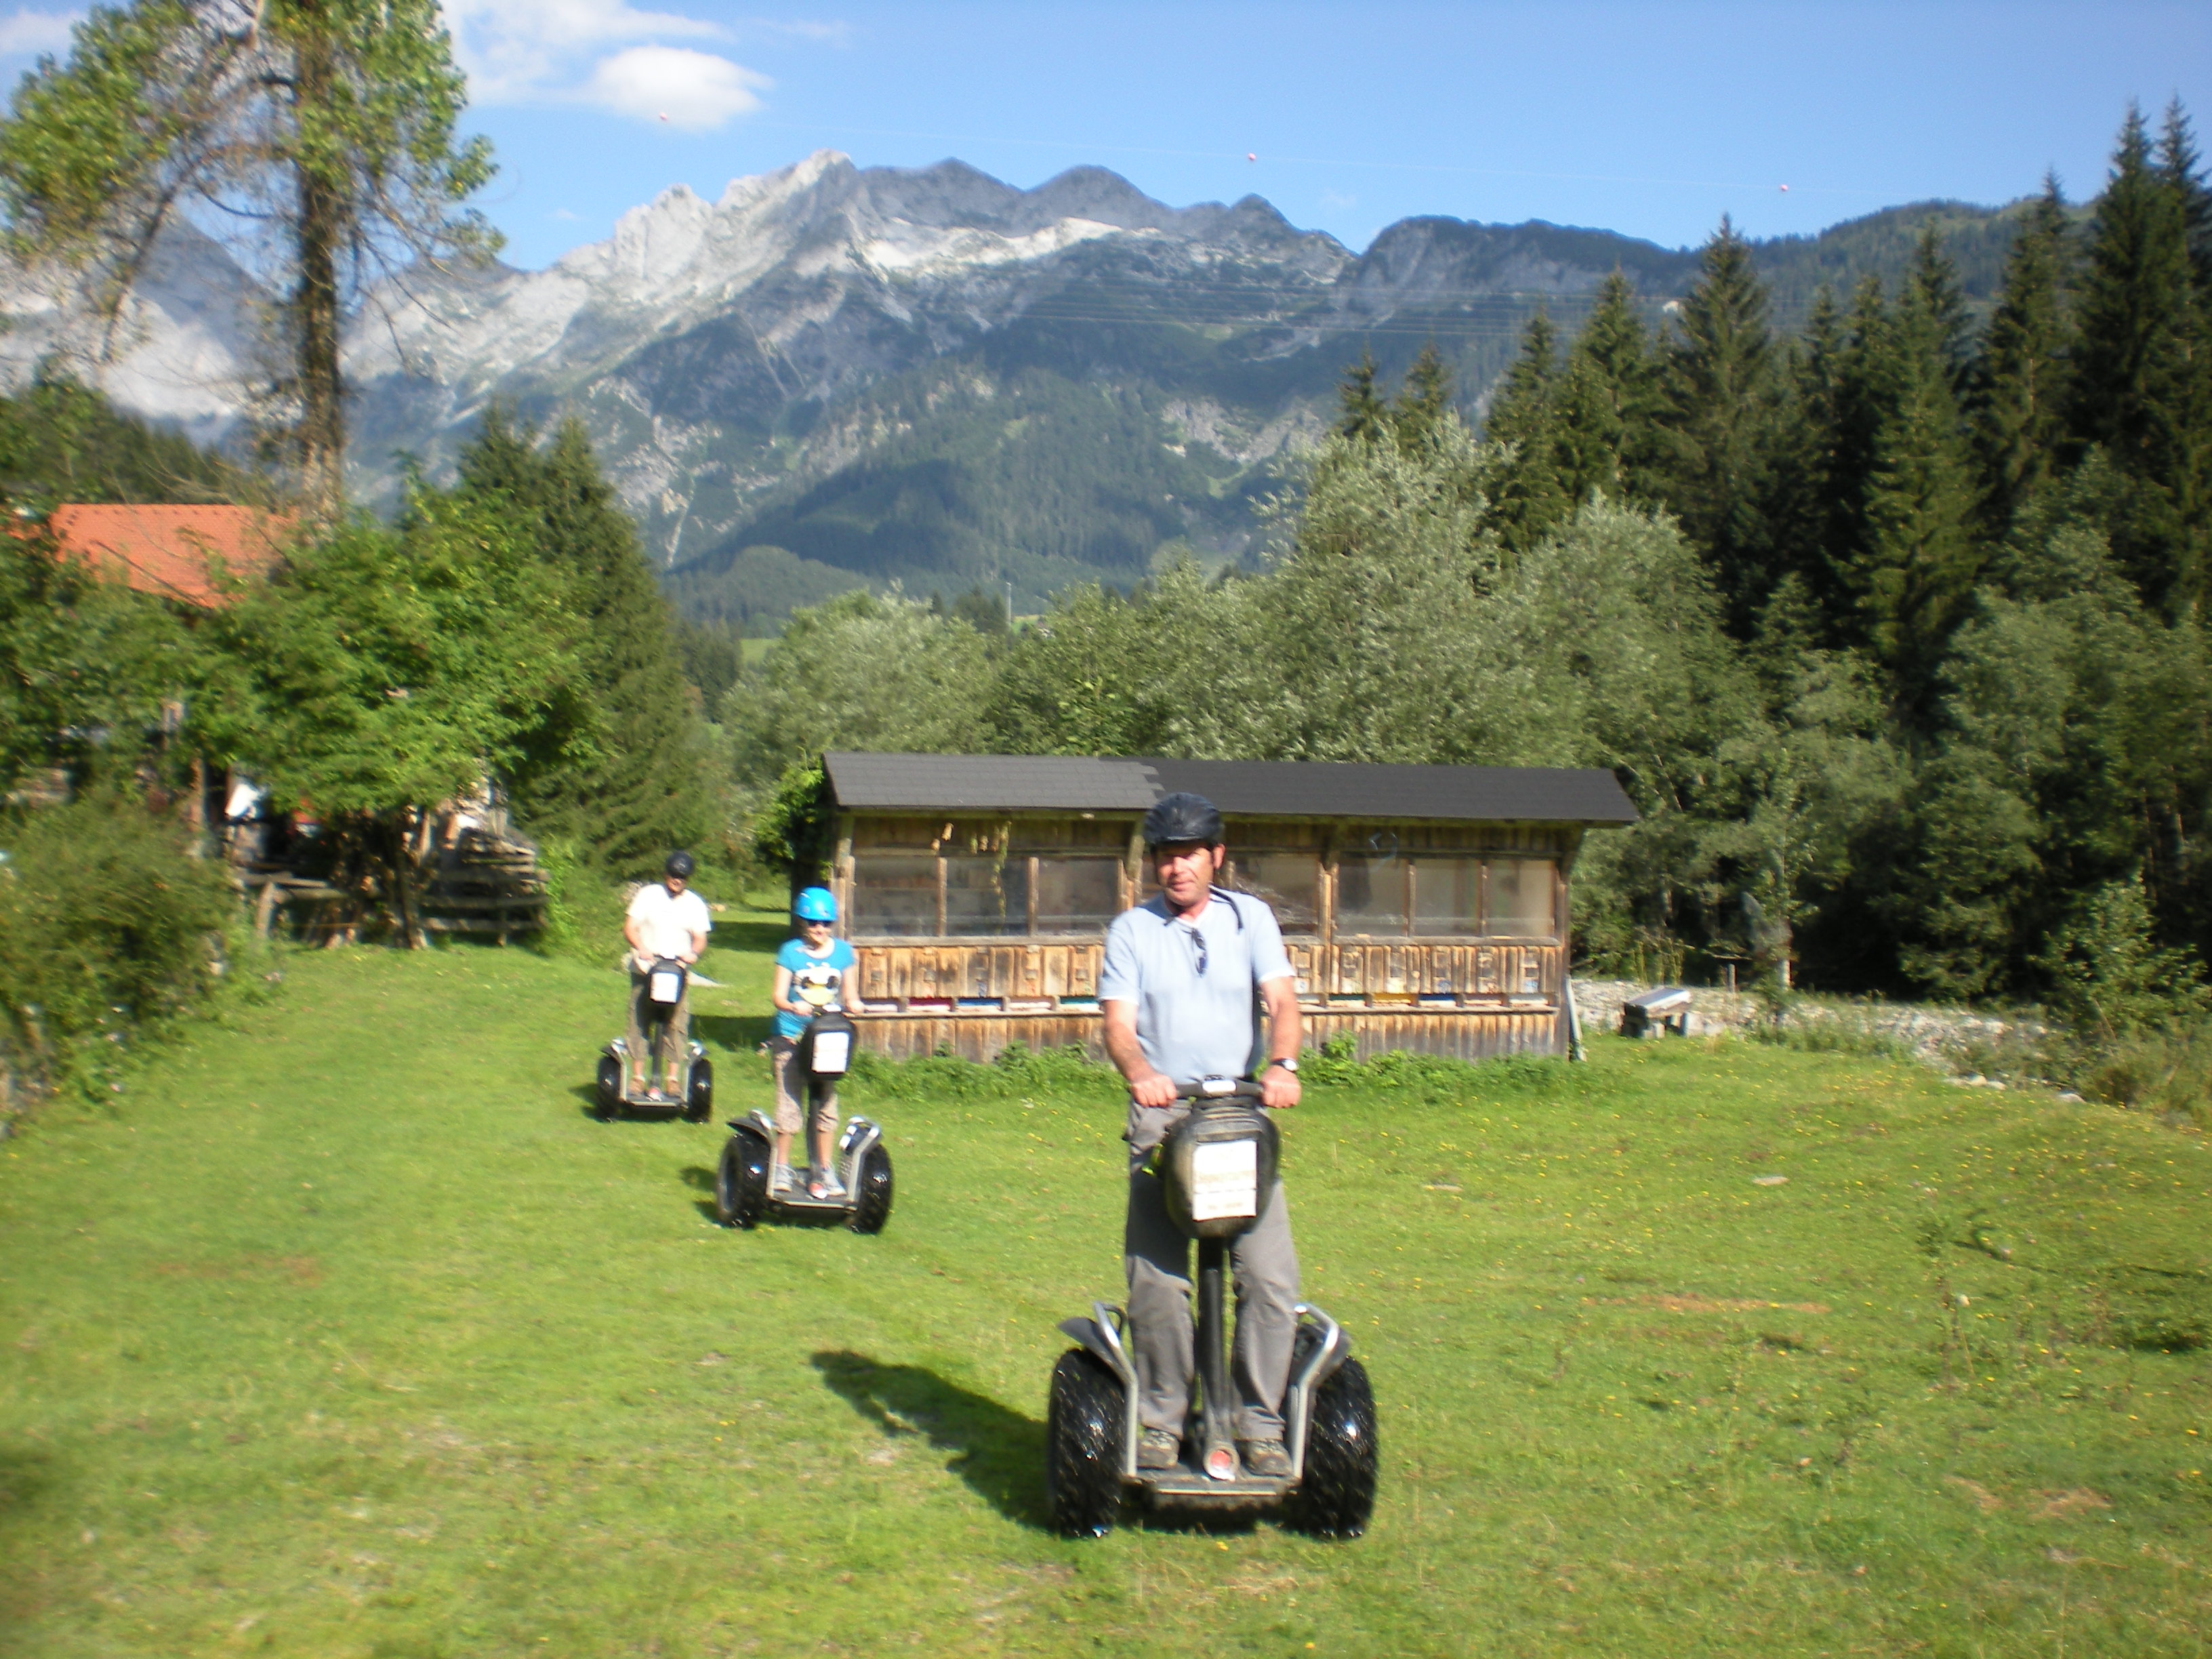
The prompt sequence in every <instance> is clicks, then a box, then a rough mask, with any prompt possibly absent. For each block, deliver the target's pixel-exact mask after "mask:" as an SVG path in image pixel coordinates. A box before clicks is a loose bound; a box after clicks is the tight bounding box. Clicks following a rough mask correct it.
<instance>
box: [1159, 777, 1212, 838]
mask: <svg viewBox="0 0 2212 1659" xmlns="http://www.w3.org/2000/svg"><path fill="white" fill-rule="evenodd" d="M1170 842H1200V843H1202V844H1203V845H1205V846H1207V847H1218V846H1220V845H1221V814H1220V813H1219V812H1218V811H1215V810H1214V806H1213V803H1212V801H1210V800H1208V799H1206V797H1205V796H1203V795H1194V794H1192V793H1190V791H1188V789H1178V790H1176V792H1175V793H1173V794H1172V795H1162V796H1161V797H1160V798H1159V799H1158V800H1156V801H1154V802H1153V803H1152V811H1149V812H1147V813H1146V814H1145V845H1146V846H1147V847H1164V846H1165V845H1167V844H1168V843H1170Z"/></svg>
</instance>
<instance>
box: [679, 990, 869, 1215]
mask: <svg viewBox="0 0 2212 1659" xmlns="http://www.w3.org/2000/svg"><path fill="white" fill-rule="evenodd" d="M854 1035H855V1033H854V1029H853V1022H852V1021H851V1020H849V1019H848V1018H846V1017H845V1016H844V1014H843V1013H842V1012H840V1011H839V1010H837V1009H836V1008H824V1009H823V1010H822V1012H819V1013H817V1014H816V1015H815V1016H814V1017H813V1018H811V1019H810V1020H808V1021H807V1022H806V1029H805V1030H804V1031H802V1032H801V1033H800V1034H799V1042H798V1048H797V1051H796V1052H795V1053H794V1054H793V1055H792V1057H791V1060H790V1065H791V1067H792V1073H787V1076H794V1081H793V1092H794V1094H796V1095H799V1097H801V1098H804V1097H805V1094H806V1092H807V1091H808V1089H809V1085H811V1084H812V1082H813V1081H814V1080H815V1079H836V1078H841V1077H843V1076H844V1075H845V1073H847V1071H848V1070H849V1069H850V1068H851V1066H852V1062H853V1039H854ZM797 1079H804V1080H803V1081H799V1080H797ZM810 1132H811V1126H807V1127H803V1128H802V1129H801V1130H800V1133H802V1134H804V1133H810ZM774 1164H775V1122H774V1121H772V1120H771V1119H770V1118H769V1115H768V1114H767V1113H766V1112H763V1111H762V1110H760V1109H758V1108H755V1109H753V1110H752V1111H750V1112H748V1113H747V1114H746V1115H744V1116H743V1117H739V1118H732V1119H731V1120H730V1139H729V1140H728V1142H727V1143H726V1145H725V1146H723V1148H722V1163H721V1167H720V1169H719V1170H716V1171H715V1173H714V1213H715V1214H716V1215H717V1216H718V1217H719V1218H720V1220H721V1223H722V1225H724V1226H725V1227H738V1228H743V1229H750V1228H753V1227H757V1226H758V1225H760V1221H761V1218H762V1217H763V1216H770V1215H772V1216H775V1218H778V1219H779V1220H785V1221H814V1222H824V1221H840V1220H842V1222H843V1223H844V1224H845V1225H847V1226H848V1227H850V1228H851V1229H852V1230H853V1231H854V1232H856V1233H879V1232H881V1231H883V1230H884V1222H886V1221H888V1220H890V1215H891V1154H890V1148H889V1147H887V1146H884V1132H883V1131H882V1130H881V1129H880V1128H878V1127H877V1126H876V1125H875V1124H873V1123H872V1122H870V1121H868V1120H867V1119H866V1118H864V1117H854V1118H848V1119H847V1120H846V1121H845V1127H844V1129H843V1130H842V1133H839V1135H838V1137H837V1153H836V1170H837V1179H838V1180H839V1181H840V1182H842V1183H843V1185H844V1188H845V1190H844V1192H843V1193H842V1194H841V1195H839V1196H837V1197H835V1198H814V1197H811V1196H810V1195H809V1194H808V1193H807V1191H806V1188H805V1185H804V1184H803V1183H801V1182H793V1183H792V1185H791V1188H790V1189H789V1190H788V1191H787V1192H782V1193H776V1192H772V1191H770V1190H769V1171H770V1170H771V1169H772V1168H773V1166H774Z"/></svg>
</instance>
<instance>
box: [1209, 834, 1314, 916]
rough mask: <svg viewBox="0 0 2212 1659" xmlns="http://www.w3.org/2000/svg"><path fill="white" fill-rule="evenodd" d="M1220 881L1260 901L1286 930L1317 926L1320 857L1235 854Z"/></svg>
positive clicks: (1311, 855)
mask: <svg viewBox="0 0 2212 1659" xmlns="http://www.w3.org/2000/svg"><path fill="white" fill-rule="evenodd" d="M1224 885H1225V886H1228V887H1233V888H1234V889H1235V890H1237V891H1238V892H1240V893H1249V894H1251V895H1252V896H1254V897H1255V898H1257V899H1261V900H1264V901H1265V902H1266V903H1267V908H1269V909H1271V910H1273V912H1274V913H1275V923H1276V926H1278V927H1280V928H1281V929H1282V930H1283V931H1284V932H1285V933H1312V932H1313V931H1314V930H1315V928H1316V927H1319V926H1320V925H1321V860H1319V859H1317V858H1316V857H1315V856H1314V855H1313V854H1311V853H1238V854H1235V855H1234V857H1233V858H1232V859H1231V861H1230V879H1229V880H1228V881H1227V882H1225V883H1224Z"/></svg>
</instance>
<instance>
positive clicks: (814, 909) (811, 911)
mask: <svg viewBox="0 0 2212 1659" xmlns="http://www.w3.org/2000/svg"><path fill="white" fill-rule="evenodd" d="M791 914H792V915H794V916H797V917H798V918H799V920H800V921H836V920H837V900H836V896H834V895H833V894H832V893H831V892H830V891H829V889H828V888H827V887H810V888H808V889H807V890H805V892H803V893H801V894H800V895H799V896H798V897H797V898H795V899H793V900H792V902H791Z"/></svg>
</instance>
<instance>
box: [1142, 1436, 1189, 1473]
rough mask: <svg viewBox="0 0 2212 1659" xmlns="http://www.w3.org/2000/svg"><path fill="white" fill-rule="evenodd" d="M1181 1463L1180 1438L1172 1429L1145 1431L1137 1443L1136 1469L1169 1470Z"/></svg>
mask: <svg viewBox="0 0 2212 1659" xmlns="http://www.w3.org/2000/svg"><path fill="white" fill-rule="evenodd" d="M1180 1462H1182V1436H1181V1435H1179V1434H1177V1433H1176V1431H1174V1430H1173V1429H1146V1431H1145V1437H1144V1438H1143V1439H1142V1440H1139V1442H1138V1443H1137V1467H1138V1468H1140V1469H1171V1468H1174V1467H1175V1466H1176V1464H1178V1463H1180Z"/></svg>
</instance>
